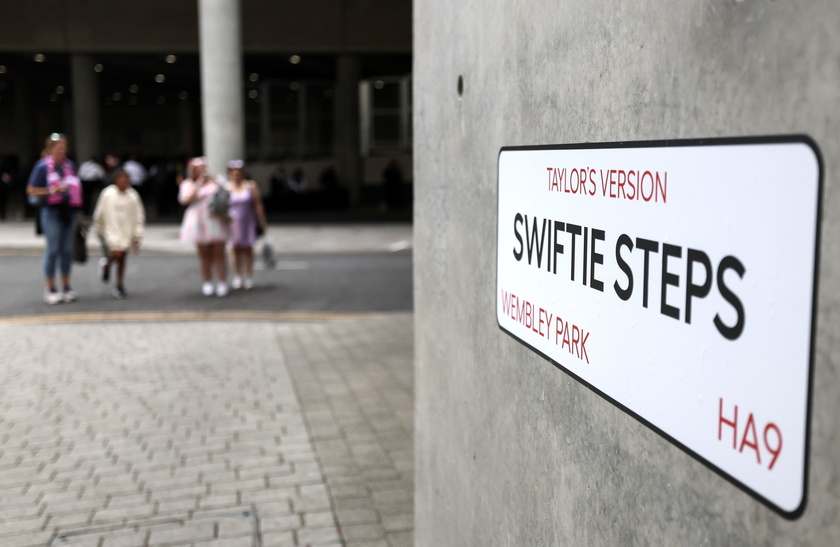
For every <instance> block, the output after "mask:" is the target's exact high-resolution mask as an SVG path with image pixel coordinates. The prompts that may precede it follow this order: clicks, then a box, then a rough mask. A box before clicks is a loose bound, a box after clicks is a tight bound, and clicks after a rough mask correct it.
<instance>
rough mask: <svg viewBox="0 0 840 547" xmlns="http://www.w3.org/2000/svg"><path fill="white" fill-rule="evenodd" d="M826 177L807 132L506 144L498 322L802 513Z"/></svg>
mask: <svg viewBox="0 0 840 547" xmlns="http://www.w3.org/2000/svg"><path fill="white" fill-rule="evenodd" d="M821 181H822V165H821V158H820V154H819V150H818V148H817V146H816V144H815V143H814V142H813V141H811V140H810V139H809V138H807V137H803V136H789V137H788V136H784V137H758V138H745V139H712V140H702V141H700V140H695V141H662V142H631V143H605V144H580V145H561V146H534V147H507V148H502V150H501V152H500V153H499V163H498V185H499V186H498V190H499V193H498V225H497V229H498V239H497V287H496V317H497V321H498V324H499V326H500V327H501V328H502V329H503V330H504V331H506V332H507V333H509V334H510V335H512V336H513V337H514V338H516V339H517V340H519V341H521V342H522V343H524V344H526V345H527V346H529V347H530V348H531V349H533V350H534V351H536V352H538V353H540V354H542V355H543V356H545V357H546V358H548V359H549V360H551V361H552V362H553V363H554V364H555V365H556V366H557V367H559V368H560V369H562V370H563V371H565V372H567V373H569V374H571V375H572V376H574V377H575V378H577V379H578V380H579V381H581V382H582V383H584V384H585V385H587V386H588V387H590V388H591V389H593V390H594V391H595V392H597V393H599V394H600V395H602V396H603V397H605V398H606V399H608V400H610V401H611V402H613V403H614V404H616V405H617V406H619V407H620V408H622V409H624V410H625V411H627V412H628V413H630V414H631V415H633V416H634V417H636V418H637V419H639V420H640V421H642V422H643V423H645V424H647V425H648V426H649V427H651V428H652V429H654V430H655V431H657V432H658V433H660V434H661V435H663V436H664V437H666V438H667V439H669V440H671V441H672V442H673V443H675V444H676V445H677V446H679V447H680V448H682V449H683V450H685V451H686V452H688V453H689V454H691V455H693V456H694V457H696V458H698V459H699V460H700V461H702V462H703V463H705V464H706V465H708V466H709V467H710V468H712V469H713V470H715V471H716V472H718V473H720V474H721V475H722V476H724V477H725V478H727V479H729V480H730V481H731V482H733V483H734V484H736V485H738V486H739V487H741V488H743V489H744V490H746V491H747V492H748V493H750V494H751V495H753V496H754V497H756V498H757V499H759V500H760V501H762V502H763V503H765V504H766V505H768V506H770V507H771V508H773V509H774V510H776V511H777V512H779V513H780V514H781V515H783V516H784V517H786V518H797V517H799V516H800V515H801V514H802V512H803V511H804V508H805V500H806V479H807V464H808V437H809V423H810V400H811V376H812V363H813V353H814V323H815V321H814V314H815V309H816V291H817V282H816V278H817V265H818V249H819V224H820V199H821Z"/></svg>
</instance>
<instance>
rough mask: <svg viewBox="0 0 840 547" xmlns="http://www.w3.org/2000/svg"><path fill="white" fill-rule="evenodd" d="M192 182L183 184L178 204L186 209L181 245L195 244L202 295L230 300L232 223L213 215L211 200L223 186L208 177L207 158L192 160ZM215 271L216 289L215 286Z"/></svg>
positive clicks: (190, 180) (187, 180) (225, 218)
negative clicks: (228, 243)
mask: <svg viewBox="0 0 840 547" xmlns="http://www.w3.org/2000/svg"><path fill="white" fill-rule="evenodd" d="M188 173H189V178H187V179H185V180H184V181H183V182H181V185H180V188H179V190H178V202H179V203H180V204H181V205H185V206H186V207H187V209H186V211H184V219H183V221H181V237H180V241H181V243H185V244H193V245H195V246H196V249H197V252H198V261H199V264H200V265H201V278H202V280H203V281H204V283H203V284H202V285H201V292H202V293H203V294H204V296H212V295H213V294H214V293H215V294H216V295H217V296H227V293H228V287H227V268H226V265H225V242H226V241H227V240H228V238H229V237H230V219H229V217H227V216H224V217H221V216H216V215H212V214H210V207H209V206H210V199H211V198H212V196H213V194H215V193H216V192H217V191H218V190H219V188H221V186H222V185H221V184H220V182H219V181H217V180H216V177H214V176H211V175H209V174H208V173H207V164H206V162H205V160H204V158H193V159H192V160H191V161H190V163H189V171H188ZM213 270H216V286H215V287H214V286H213Z"/></svg>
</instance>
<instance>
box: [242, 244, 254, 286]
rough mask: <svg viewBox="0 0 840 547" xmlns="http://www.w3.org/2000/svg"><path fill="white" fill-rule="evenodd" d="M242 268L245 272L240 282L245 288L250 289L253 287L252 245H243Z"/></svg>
mask: <svg viewBox="0 0 840 547" xmlns="http://www.w3.org/2000/svg"><path fill="white" fill-rule="evenodd" d="M242 269H243V271H244V272H245V273H244V276H245V281H244V282H243V283H242V286H243V287H245V290H249V289H252V288H253V287H254V280H253V275H254V248H253V247H243V248H242Z"/></svg>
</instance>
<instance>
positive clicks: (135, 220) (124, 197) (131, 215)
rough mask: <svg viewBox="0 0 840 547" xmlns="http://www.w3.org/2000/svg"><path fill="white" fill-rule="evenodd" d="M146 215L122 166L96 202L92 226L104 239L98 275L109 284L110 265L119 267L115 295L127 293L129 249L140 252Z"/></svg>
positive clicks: (116, 170) (117, 296)
mask: <svg viewBox="0 0 840 547" xmlns="http://www.w3.org/2000/svg"><path fill="white" fill-rule="evenodd" d="M145 221H146V214H145V211H144V209H143V201H142V200H141V199H140V195H139V194H138V193H137V190H135V189H134V188H132V187H131V178H130V177H129V175H128V173H126V172H125V171H124V170H123V169H120V168H116V169H115V170H114V171H113V172H112V173H111V184H110V185H109V186H107V187H106V188H105V189H104V190H103V191H102V193H101V194H99V199H98V200H97V202H96V208H95V209H94V211H93V228H94V231H95V232H96V235H97V236H99V239H100V241H102V242H103V245H102V246H103V254H104V255H105V256H103V257H102V258H100V259H99V277H100V279H102V282H103V283H108V281H109V279H110V277H111V266H112V265H114V264H116V266H117V280H116V285H115V286H114V290H113V291H112V294H113V295H114V297H116V298H120V299H123V298H125V297H126V296H127V294H126V292H125V284H124V281H125V264H126V260H127V259H128V251H129V249H131V250H134V252H138V251H139V250H140V241H141V240H142V239H143V225H144V223H145Z"/></svg>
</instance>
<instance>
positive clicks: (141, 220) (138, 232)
mask: <svg viewBox="0 0 840 547" xmlns="http://www.w3.org/2000/svg"><path fill="white" fill-rule="evenodd" d="M134 202H135V203H136V204H137V215H136V217H137V222H136V223H135V225H134V235H133V237H132V244H134V245H135V246H136V247H139V246H140V240H142V239H143V228H144V227H145V225H146V210H145V209H144V208H143V200H142V199H140V194H138V193H137V192H136V191H135V192H134Z"/></svg>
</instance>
